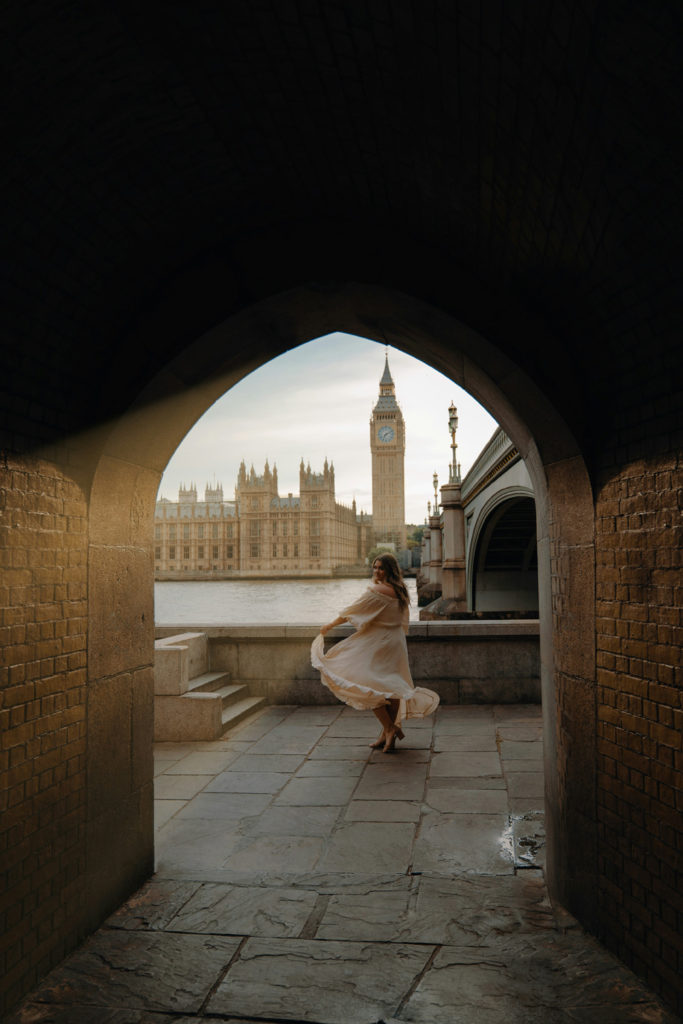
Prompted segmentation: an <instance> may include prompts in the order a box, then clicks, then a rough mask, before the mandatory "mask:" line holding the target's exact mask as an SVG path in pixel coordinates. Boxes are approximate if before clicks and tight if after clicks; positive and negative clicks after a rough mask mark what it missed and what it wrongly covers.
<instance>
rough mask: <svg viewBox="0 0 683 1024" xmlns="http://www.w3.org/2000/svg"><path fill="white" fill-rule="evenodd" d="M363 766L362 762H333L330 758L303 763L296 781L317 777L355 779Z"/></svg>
mask: <svg viewBox="0 0 683 1024" xmlns="http://www.w3.org/2000/svg"><path fill="white" fill-rule="evenodd" d="M364 768H365V765H364V764H363V762H362V761H342V760H339V761H334V760H332V758H320V759H319V760H316V761H313V760H310V761H305V762H304V764H302V766H301V768H299V770H298V771H297V773H296V777H297V779H308V778H314V777H318V776H325V777H333V776H343V777H346V778H354V779H357V778H358V776H359V775H360V774H361V773H362V771H363V769H364Z"/></svg>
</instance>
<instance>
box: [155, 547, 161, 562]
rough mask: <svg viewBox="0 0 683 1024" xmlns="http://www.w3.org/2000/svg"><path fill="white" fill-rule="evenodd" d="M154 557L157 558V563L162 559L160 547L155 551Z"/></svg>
mask: <svg viewBox="0 0 683 1024" xmlns="http://www.w3.org/2000/svg"><path fill="white" fill-rule="evenodd" d="M154 557H155V558H156V560H157V561H159V559H160V558H161V548H160V547H158V548H155V549H154Z"/></svg>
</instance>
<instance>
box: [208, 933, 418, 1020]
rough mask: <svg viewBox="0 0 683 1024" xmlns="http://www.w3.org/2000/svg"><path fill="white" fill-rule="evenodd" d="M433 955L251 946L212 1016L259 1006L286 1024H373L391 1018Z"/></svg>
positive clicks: (396, 948)
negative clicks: (287, 1023) (290, 1023)
mask: <svg viewBox="0 0 683 1024" xmlns="http://www.w3.org/2000/svg"><path fill="white" fill-rule="evenodd" d="M430 954H431V949H430V948H429V947H424V946H416V945H408V944H406V945H391V946H388V945H385V944H379V943H378V944H375V943H363V942H314V941H306V940H289V941H287V940H282V939H280V940H278V939H271V940H267V939H250V940H248V942H247V943H246V945H245V946H244V947H243V948H242V949H241V951H240V956H239V959H238V960H236V961H235V963H233V965H232V966H231V968H230V970H229V971H228V973H227V975H226V977H225V978H224V980H223V981H222V982H221V983H220V985H219V986H218V989H217V991H216V992H215V994H214V995H213V996H212V997H211V999H210V1000H209V1004H208V1010H209V1012H210V1013H223V1014H226V1013H232V1014H243V1015H245V1016H250V1015H252V1014H253V1011H254V1008H255V1007H258V1012H259V1014H261V1015H262V1016H268V1015H270V1016H272V1017H276V1018H279V1019H281V1020H285V1021H310V1022H315V1024H370V1022H375V1021H379V1020H381V1019H382V1018H386V1017H388V1016H391V1014H392V1013H393V1012H394V1010H395V1009H396V1008H397V1007H398V1006H399V1005H400V1002H401V999H402V998H403V996H404V995H405V994H406V993H407V992H408V991H409V990H410V986H411V985H412V983H413V982H414V980H415V979H416V978H417V977H418V976H419V974H420V972H421V971H422V970H423V968H424V967H425V965H426V963H427V961H428V959H429V956H430ZM312 982H313V984H314V989H313V990H312V988H311V985H312Z"/></svg>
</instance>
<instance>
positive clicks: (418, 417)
mask: <svg viewBox="0 0 683 1024" xmlns="http://www.w3.org/2000/svg"><path fill="white" fill-rule="evenodd" d="M385 352H386V353H388V356H389V369H390V370H391V375H392V377H393V380H394V384H395V385H396V398H397V400H398V403H399V405H400V406H401V410H402V412H403V417H404V420H405V424H406V457H405V501H406V522H407V523H415V524H419V523H423V522H424V519H425V516H426V515H427V502H428V501H430V500H431V501H433V500H434V488H433V484H432V475H433V473H434V472H435V471H436V472H437V473H438V476H439V484H443V483H447V482H448V466H449V464H450V459H451V449H450V440H451V439H450V433H449V430H448V407H449V405H450V404H451V402H454V403H455V405H456V406H457V409H458V419H459V426H458V432H457V435H456V441H457V444H458V455H457V458H458V461H459V462H460V464H461V467H462V475H463V476H464V475H465V473H466V472H467V470H468V469H469V467H470V466H471V465H472V463H473V462H474V460H475V458H476V457H477V455H478V454H479V452H480V451H481V449H482V448H483V446H484V445H485V444H486V442H487V441H488V440H489V438H490V437H491V435H492V434H493V432H494V431H495V430H496V426H497V424H496V421H495V420H494V419H493V418H492V417H491V416H490V415H489V413H488V412H486V410H485V409H484V408H483V407H482V406H481V405H479V403H478V402H476V401H475V400H474V398H472V397H471V396H470V395H469V394H468V393H467V392H466V391H463V389H462V388H460V387H458V386H457V384H454V383H453V382H452V381H451V380H449V379H448V377H444V376H443V374H441V373H437V371H436V370H433V369H432V368H431V367H429V366H427V365H426V364H425V363H422V362H420V361H419V360H418V359H414V358H413V357H412V356H409V355H406V353H405V352H401V351H400V350H399V349H395V348H391V347H389V348H386V347H385V346H384V345H379V344H377V343H376V342H374V341H368V340H366V339H365V338H358V337H355V336H352V335H349V334H340V333H336V334H330V335H327V336H326V337H324V338H319V339H317V340H315V341H310V342H307V343H306V344H305V345H300V346H299V347H298V348H295V349H291V350H290V351H289V352H287V353H285V354H284V355H282V356H278V357H277V358H276V359H273V360H271V361H270V362H269V363H266V364H265V365H264V366H261V367H260V368H259V369H258V370H255V371H254V372H253V373H250V374H249V375H248V376H247V377H245V378H244V379H243V380H241V381H240V382H239V383H238V384H236V385H235V386H234V387H232V388H230V390H229V391H227V392H226V393H225V395H223V397H222V398H220V399H218V401H217V402H215V403H214V404H213V405H212V406H211V408H210V409H208V410H207V412H206V413H205V414H204V415H203V416H202V418H201V419H200V420H199V421H198V422H197V423H196V424H195V426H194V427H193V428H192V430H190V432H189V433H188V434H186V436H185V438H184V440H183V441H182V442H181V444H180V445H179V446H178V448H177V449H176V451H175V453H174V455H173V456H172V458H171V460H170V462H169V463H168V466H167V467H166V470H165V472H164V475H163V477H162V480H161V484H160V486H159V496H160V497H164V498H168V499H170V500H171V501H177V500H178V488H179V487H180V485H181V484H185V485H189V484H190V483H191V482H194V483H195V484H196V486H197V490H198V494H197V497H198V499H199V500H200V501H201V500H202V499H203V497H204V488H205V487H206V485H207V484H211V485H212V486H213V485H214V483H216V482H218V483H221V484H222V485H223V493H224V497H225V499H226V500H232V499H233V498H234V488H235V482H236V480H237V473H238V470H239V465H240V462H241V461H242V459H244V461H245V462H246V465H247V470H249V468H250V467H251V465H252V463H253V465H254V468H255V470H256V472H257V473H258V474H259V475H260V474H261V473H262V472H263V467H264V463H265V461H266V459H268V461H269V463H270V467H271V469H272V468H273V464H274V463H275V464H276V465H277V471H278V486H279V491H280V494H281V495H287V494H288V493H289V492H290V491H291V492H292V493H293V494H298V493H299V463H300V461H301V459H302V458H303V460H304V462H305V463H309V462H310V464H311V469H312V470H313V471H314V472H321V471H322V468H323V463H324V461H325V459H326V458H327V459H328V461H330V462H333V463H334V469H335V485H336V498H337V501H339V502H342V503H343V504H345V505H350V504H351V502H352V500H353V499H354V498H355V499H356V505H357V508H358V511H361V510H363V511H365V512H371V511H372V469H371V456H370V429H369V421H370V416H371V414H372V408H373V406H374V404H375V402H376V401H377V397H378V395H379V381H380V377H381V376H382V373H383V371H384V358H385Z"/></svg>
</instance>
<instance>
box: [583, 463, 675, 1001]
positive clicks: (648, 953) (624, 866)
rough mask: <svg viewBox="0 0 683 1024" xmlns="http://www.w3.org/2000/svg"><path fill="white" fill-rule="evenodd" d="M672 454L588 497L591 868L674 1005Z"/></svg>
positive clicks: (636, 952)
mask: <svg viewBox="0 0 683 1024" xmlns="http://www.w3.org/2000/svg"><path fill="white" fill-rule="evenodd" d="M682 485H683V471H682V467H681V459H680V455H677V454H671V455H668V456H661V455H660V456H657V457H649V458H648V457H643V458H640V459H639V460H638V461H632V462H630V463H629V464H628V465H627V466H626V467H625V468H623V469H621V470H620V471H618V472H616V471H614V470H612V471H611V472H606V473H605V474H604V476H603V481H602V486H601V487H600V489H599V492H598V496H597V507H596V513H597V518H596V530H597V535H596V539H597V566H596V597H597V630H596V632H597V666H598V667H597V679H598V716H597V717H598V726H597V727H598V739H597V752H598V795H597V804H598V844H599V852H598V870H599V874H600V882H601V891H600V928H601V932H602V935H603V936H604V937H605V939H606V941H607V942H608V943H609V945H610V946H611V947H612V948H613V949H614V950H615V951H616V952H617V953H618V955H619V956H620V957H621V958H622V959H624V960H625V961H626V962H627V963H629V964H631V965H632V966H634V967H635V968H636V969H637V970H638V971H639V973H642V974H644V976H645V977H646V978H647V980H648V981H649V982H650V984H651V985H653V987H655V988H657V989H658V990H659V991H661V992H662V994H663V995H664V996H665V997H666V998H668V999H669V1000H670V1001H671V1003H672V1005H674V1006H677V1007H678V1009H679V1011H680V1012H683V982H682V979H683V829H682V827H681V823H682V821H683V689H682V686H681V684H682V683H683V677H682V675H681V662H680V657H681V654H680V652H681V641H682V639H683V637H682V635H681V632H682V631H681V618H680V616H681V612H680V606H681V600H680V599H681V577H680V562H681V508H682V506H683V487H682Z"/></svg>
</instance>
